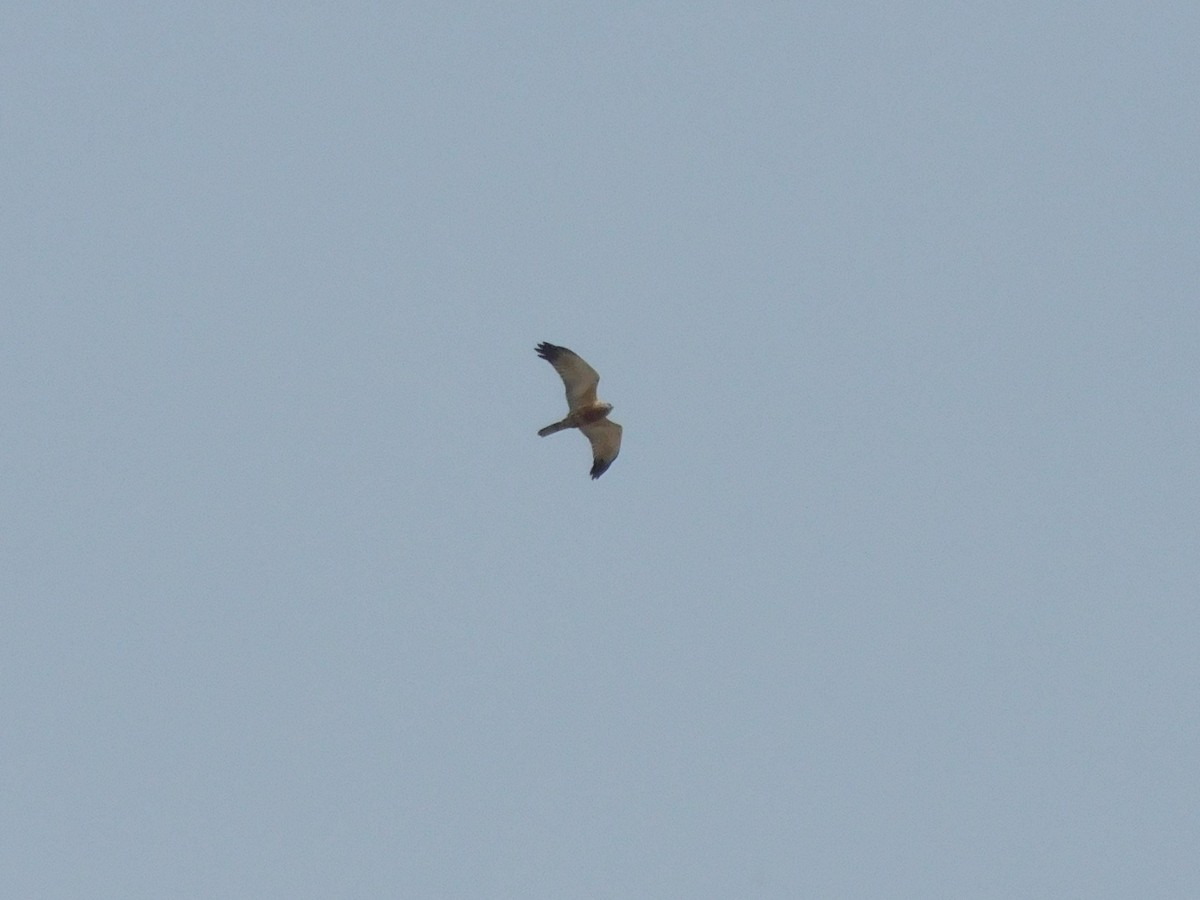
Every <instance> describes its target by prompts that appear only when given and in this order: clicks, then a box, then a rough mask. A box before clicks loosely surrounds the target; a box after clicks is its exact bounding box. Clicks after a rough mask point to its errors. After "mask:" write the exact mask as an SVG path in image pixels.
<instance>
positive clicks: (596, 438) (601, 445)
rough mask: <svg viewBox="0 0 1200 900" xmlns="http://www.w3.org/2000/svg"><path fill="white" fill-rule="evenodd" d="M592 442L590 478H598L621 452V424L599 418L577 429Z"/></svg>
mask: <svg viewBox="0 0 1200 900" xmlns="http://www.w3.org/2000/svg"><path fill="white" fill-rule="evenodd" d="M579 430H580V431H582V432H583V433H584V434H585V435H586V436H587V439H588V440H589V441H591V444H592V473H591V474H592V478H599V477H600V476H601V475H603V474H604V473H605V472H606V471H608V467H609V466H611V465H612V464H613V460H614V459H616V458H617V454H618V453H620V452H621V426H620V425H618V424H617V423H616V422H612V421H610V420H608V419H601V420H600V421H599V422H595V423H593V424H591V425H584V426H582V427H580V429H579Z"/></svg>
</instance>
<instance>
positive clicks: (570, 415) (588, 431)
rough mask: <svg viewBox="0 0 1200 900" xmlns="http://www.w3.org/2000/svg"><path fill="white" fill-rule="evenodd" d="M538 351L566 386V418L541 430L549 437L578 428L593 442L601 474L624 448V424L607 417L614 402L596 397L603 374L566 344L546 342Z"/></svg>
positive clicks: (596, 472) (595, 474)
mask: <svg viewBox="0 0 1200 900" xmlns="http://www.w3.org/2000/svg"><path fill="white" fill-rule="evenodd" d="M537 355H538V356H540V357H541V358H542V359H544V360H546V361H547V362H548V363H550V365H552V366H554V370H555V371H556V372H558V374H559V377H561V378H562V380H563V385H564V386H565V387H566V389H567V415H566V418H564V419H561V420H560V421H558V422H555V423H554V424H553V425H547V426H546V427H545V428H543V429H541V430H540V431H539V432H538V434H539V435H540V436H541V437H546V435H550V434H554V433H556V432H559V431H565V430H566V429H568V428H578V429H579V430H580V431H582V432H583V434H584V436H585V437H586V438H587V439H588V441H589V442H590V443H591V445H592V470H591V476H592V478H599V477H600V476H601V475H603V474H604V473H605V471H606V470H607V469H608V467H609V466H611V465H612V464H613V460H615V459H616V458H617V454H618V453H620V452H621V426H620V425H618V424H617V423H616V422H614V421H612V420H611V419H610V418H608V414H609V413H610V412H612V408H613V406H612V404H611V403H602V402H601V401H600V400H598V399H597V398H596V386H597V385H598V384H599V383H600V375H599V374H598V373H597V372H596V370H595V369H593V368H592V367H591V366H589V365H588V364H587V363H586V362H584V361H583V358H582V357H580V356H579V355H578V354H576V353H573V352H571V351H570V350H568V349H567V348H566V347H559V346H556V345H554V344H547V343H545V342H543V343H541V344H538V345H537Z"/></svg>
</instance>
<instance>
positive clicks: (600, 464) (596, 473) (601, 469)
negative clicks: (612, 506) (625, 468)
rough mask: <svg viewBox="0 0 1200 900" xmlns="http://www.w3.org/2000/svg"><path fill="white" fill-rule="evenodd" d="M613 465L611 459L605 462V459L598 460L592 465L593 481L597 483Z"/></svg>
mask: <svg viewBox="0 0 1200 900" xmlns="http://www.w3.org/2000/svg"><path fill="white" fill-rule="evenodd" d="M612 464H613V461H612V460H611V459H610V460H603V459H598V460H596V462H595V463H594V464H593V465H592V472H591V475H592V481H595V480H596V479H597V478H599V477H600V476H601V475H603V474H604V473H605V472H607V471H608V467H609V466H611V465H612Z"/></svg>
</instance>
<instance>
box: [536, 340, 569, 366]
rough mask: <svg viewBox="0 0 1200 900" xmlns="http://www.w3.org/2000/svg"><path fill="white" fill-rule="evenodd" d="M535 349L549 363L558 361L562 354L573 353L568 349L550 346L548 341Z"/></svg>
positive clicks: (554, 345)
mask: <svg viewBox="0 0 1200 900" xmlns="http://www.w3.org/2000/svg"><path fill="white" fill-rule="evenodd" d="M534 349H535V350H536V351H537V355H538V356H540V357H541V358H542V359H544V360H545V361H546V362H548V363H552V362H554V360H556V359H558V356H559V354H560V353H570V352H571V351H570V350H568V349H567V348H566V347H560V346H558V345H557V344H550V343H547V342H546V341H542V342H541V343H540V344H538V345H537V347H535V348H534Z"/></svg>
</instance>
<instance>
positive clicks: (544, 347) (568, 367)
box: [537, 342, 620, 456]
mask: <svg viewBox="0 0 1200 900" xmlns="http://www.w3.org/2000/svg"><path fill="white" fill-rule="evenodd" d="M537 355H538V356H540V357H541V358H542V359H544V360H546V361H547V362H548V363H550V365H552V366H554V371H556V372H558V374H559V377H560V378H562V380H563V384H564V385H565V386H566V388H567V406H568V407H569V408H570V410H571V412H574V411H575V410H577V409H581V408H585V407H588V406H591V405H592V404H594V403H595V402H596V385H598V384H599V383H600V376H599V375H598V374H597V373H596V370H595V369H593V368H592V367H591V366H589V365H588V364H587V363H585V362H584V361H583V357H581V356H579V355H578V354H577V353H572V352H571V351H570V350H568V349H567V348H566V347H558V346H555V345H554V344H547V343H545V342H542V343H540V344H538V345H537ZM617 441H618V443H619V442H620V433H619V432H618V437H617ZM615 455H616V454H614V456H615Z"/></svg>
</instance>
